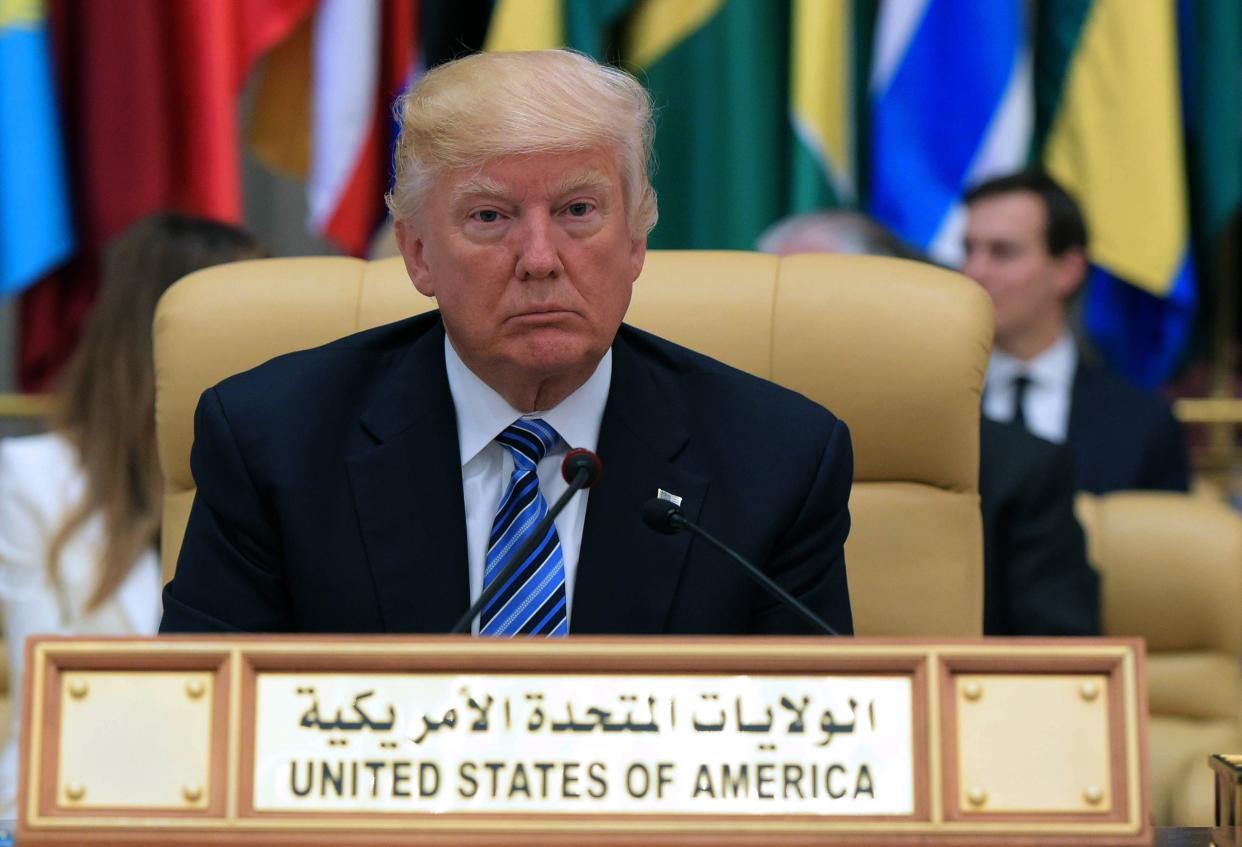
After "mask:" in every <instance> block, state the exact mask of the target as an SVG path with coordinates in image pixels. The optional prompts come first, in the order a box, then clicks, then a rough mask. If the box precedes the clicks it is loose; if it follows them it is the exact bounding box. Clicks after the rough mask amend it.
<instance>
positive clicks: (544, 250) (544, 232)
mask: <svg viewBox="0 0 1242 847" xmlns="http://www.w3.org/2000/svg"><path fill="white" fill-rule="evenodd" d="M517 236H518V250H517V254H518V258H517V268H516V269H515V270H516V273H517V278H518V279H548V278H553V279H554V278H556V277H557V276H559V275H560V274H561V272H562V271H563V270H564V268H563V266H562V265H561V257H560V251H559V250H558V249H557V243H556V230H555V225H554V223H553V221H552V219H551V217H550V216H548V215H546V214H544V215H531V216H529V217H527V218H526V219H525V220H524V221H523V225H522V226H521V227H519V228H518V232H517Z"/></svg>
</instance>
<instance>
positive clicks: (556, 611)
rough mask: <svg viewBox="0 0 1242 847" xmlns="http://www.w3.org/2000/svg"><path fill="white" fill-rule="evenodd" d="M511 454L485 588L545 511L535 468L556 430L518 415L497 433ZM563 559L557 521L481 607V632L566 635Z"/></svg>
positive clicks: (490, 544) (486, 566)
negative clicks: (507, 481) (557, 532)
mask: <svg viewBox="0 0 1242 847" xmlns="http://www.w3.org/2000/svg"><path fill="white" fill-rule="evenodd" d="M496 441H497V442H498V443H499V444H500V445H501V446H503V447H504V448H505V449H506V450H508V451H509V455H511V456H512V457H513V475H512V476H511V477H510V478H509V486H508V488H507V489H506V490H505V495H504V497H502V498H501V499H500V506H499V507H498V508H497V509H496V519H495V520H494V521H493V523H492V532H491V537H490V538H489V539H488V546H487V557H486V560H485V562H484V570H483V587H484V588H486V587H487V586H488V585H489V584H490V583H491V581H492V579H493V578H494V577H495V576H496V574H498V573H500V572H501V570H503V569H504V567H505V565H506V564H508V562H509V559H510V558H512V557H513V556H514V555H516V554H517V552H518V551H520V550H521V549H522V548H523V546H524V545H525V544H526V541H527V539H528V538H529V537H530V536H531V535H532V534H533V533H534V531H535V529H536V528H537V527H538V525H539V523H540V522H541V521H542V520H543V518H544V516H545V515H547V514H548V501H547V500H546V499H544V496H543V494H542V493H541V492H540V491H539V476H538V474H537V473H536V472H535V470H536V468H537V467H538V466H539V460H540V459H542V458H543V457H544V455H545V454H546V453H547V452H548V450H550V449H551V448H552V446H553V445H554V444H556V443H557V442H558V441H560V436H559V435H558V434H557V432H556V430H555V429H553V428H552V427H551V426H549V425H548V424H547V423H546V422H544V421H543V420H541V419H539V418H520V419H518V420H517V421H514V422H513V423H512V424H510V425H509V426H508V427H506V428H505V431H504V432H502V433H501V434H500V435H498V436H496ZM565 600H566V596H565V561H564V555H563V554H562V552H561V540H560V537H559V536H558V535H557V534H556V525H555V524H550V525H549V526H548V531H547V532H546V533H545V534H544V536H543V538H541V539H540V540H539V543H538V545H536V547H535V550H534V552H533V553H531V554H530V557H529V558H528V559H527V561H526V563H525V564H524V565H523V566H522V567H520V568H519V569H518V570H517V572H516V573H515V574H514V575H513V576H512V577H511V578H510V579H509V582H508V584H507V585H505V586H504V588H502V589H501V591H500V593H499V594H497V595H496V596H495V597H494V598H492V601H491V603H489V604H488V605H487V606H485V607H484V609H483V613H482V616H481V618H480V622H479V633H480V634H481V635H499V636H511V635H542V636H551V635H567V634H568V632H569V619H568V616H567V614H566V608H565Z"/></svg>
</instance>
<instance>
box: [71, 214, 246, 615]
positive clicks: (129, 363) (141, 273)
mask: <svg viewBox="0 0 1242 847" xmlns="http://www.w3.org/2000/svg"><path fill="white" fill-rule="evenodd" d="M263 255H265V254H264V252H263V251H262V249H261V248H260V247H259V246H258V245H257V244H256V243H255V241H254V239H253V238H252V237H251V236H250V235H249V234H248V233H246V232H244V231H243V230H240V229H238V228H237V227H235V226H230V225H229V224H225V223H219V222H217V221H210V220H203V219H201V218H194V217H189V216H187V215H180V214H174V213H161V214H155V215H150V216H148V217H146V218H143V219H142V220H140V221H138V223H136V224H134V225H133V226H132V227H130V228H129V229H128V230H126V231H125V233H124V234H122V235H121V236H120V237H119V238H117V240H116V241H115V243H114V244H113V245H112V246H111V248H110V250H109V253H108V256H107V259H106V262H105V265H104V273H103V282H102V283H101V285H100V289H99V297H98V298H97V299H96V301H95V305H94V307H93V308H92V311H91V317H90V320H89V321H88V322H87V325H86V330H85V332H84V333H83V335H82V340H81V341H79V342H78V346H77V348H76V349H75V351H74V353H73V356H72V357H71V358H70V359H69V362H68V363H67V364H66V365H65V370H64V372H63V374H62V375H61V379H60V384H59V387H58V390H57V392H56V397H55V404H54V411H53V414H52V418H51V421H50V423H51V425H52V428H53V429H55V430H56V431H58V432H60V433H61V434H62V435H64V436H65V438H67V439H68V440H69V442H70V443H71V444H72V445H73V446H74V448H76V451H77V454H78V461H79V462H80V464H81V468H82V473H83V475H84V476H85V477H86V490H85V493H84V495H83V497H82V500H81V502H79V503H78V504H77V505H76V508H74V509H73V511H71V512H70V513H69V515H68V516H67V517H66V519H65V521H64V523H62V524H61V525H60V526H59V527H58V528H57V529H56V531H55V534H54V535H53V536H52V539H51V543H50V545H49V548H48V563H47V564H48V569H49V571H50V572H51V574H52V578H53V581H55V579H57V577H58V572H59V566H60V556H61V553H62V552H63V550H64V547H65V542H66V541H67V540H68V539H69V537H70V536H71V535H73V533H74V532H75V531H77V530H78V529H79V528H80V527H81V526H82V524H83V523H85V522H86V520H87V519H88V518H90V517H91V516H92V515H95V514H98V515H100V516H101V517H102V518H103V524H104V535H105V542H104V549H103V551H102V556H101V562H100V569H99V582H98V583H97V584H96V586H95V590H94V591H93V592H92V594H91V597H90V600H89V601H88V602H87V606H86V608H87V610H88V611H89V610H93V609H96V608H98V607H99V605H100V604H101V603H102V602H104V601H105V600H107V599H108V598H109V597H111V596H112V595H113V594H114V593H115V592H116V590H117V589H118V588H119V587H120V586H121V583H122V582H124V581H125V577H126V576H128V575H129V572H130V569H132V568H133V566H134V564H135V563H136V562H137V561H138V559H139V557H140V555H141V554H142V552H143V551H144V550H146V549H147V548H148V547H150V546H151V545H152V544H154V543H155V542H156V541H157V539H158V537H159V529H160V514H161V510H160V505H161V502H162V500H163V478H162V476H161V474H160V466H159V459H158V457H157V455H156V449H155V365H154V363H153V361H152V358H151V346H152V339H151V323H152V320H153V319H154V317H155V304H156V303H157V302H158V301H159V299H160V295H161V294H163V293H164V291H165V289H167V288H168V287H169V286H170V285H172V284H173V283H174V282H176V281H177V280H178V279H180V278H181V277H183V276H185V275H186V274H188V273H190V272H192V271H196V270H198V269H200V268H206V267H209V266H211V265H219V264H223V263H225V262H232V261H236V260H238V259H250V258H258V257H260V256H263Z"/></svg>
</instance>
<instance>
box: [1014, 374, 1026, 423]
mask: <svg viewBox="0 0 1242 847" xmlns="http://www.w3.org/2000/svg"><path fill="white" fill-rule="evenodd" d="M1030 387H1031V378H1030V377H1029V376H1027V375H1026V374H1018V375H1017V376H1015V377H1014V378H1013V415H1012V417H1010V420H1011V421H1013V422H1014V423H1016V424H1017V425H1018V426H1020V427H1022V428H1023V429H1026V428H1027V426H1026V390H1027V389H1028V388H1030Z"/></svg>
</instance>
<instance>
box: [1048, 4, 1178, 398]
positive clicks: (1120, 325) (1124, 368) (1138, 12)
mask: <svg viewBox="0 0 1242 847" xmlns="http://www.w3.org/2000/svg"><path fill="white" fill-rule="evenodd" d="M1063 3H1064V4H1065V5H1066V6H1067V8H1064V9H1062V8H1058V7H1059V6H1060V5H1062V4H1063ZM1040 13H1041V14H1044V15H1052V16H1054V17H1056V18H1057V19H1058V20H1059V22H1060V23H1061V26H1060V27H1059V28H1056V29H1050V30H1049V32H1050V33H1051V34H1052V35H1054V36H1055V37H1057V38H1060V39H1062V42H1061V43H1060V44H1059V45H1057V46H1056V50H1055V52H1056V54H1057V55H1059V56H1062V57H1064V62H1065V63H1066V64H1065V66H1064V67H1063V68H1057V69H1056V73H1057V76H1058V77H1059V78H1060V79H1061V80H1062V81H1061V84H1060V86H1059V90H1057V89H1056V88H1053V89H1051V90H1050V93H1051V95H1052V96H1053V97H1054V98H1055V102H1053V103H1051V104H1050V105H1049V106H1048V107H1047V113H1048V114H1049V115H1050V116H1051V122H1050V125H1049V128H1048V133H1047V140H1046V141H1045V143H1044V148H1043V150H1042V156H1041V157H1042V160H1043V163H1044V166H1045V167H1046V168H1047V170H1048V171H1049V173H1051V174H1052V176H1053V177H1054V178H1056V179H1057V180H1058V181H1059V182H1060V183H1061V184H1062V185H1064V186H1065V188H1066V189H1068V190H1069V191H1070V192H1071V193H1072V194H1074V195H1075V197H1076V198H1077V199H1078V201H1079V203H1080V204H1081V205H1082V208H1083V211H1084V213H1085V215H1086V218H1087V223H1088V228H1089V231H1090V249H1089V253H1090V258H1091V272H1090V276H1089V280H1088V285H1087V291H1086V300H1085V302H1084V321H1085V324H1086V327H1087V331H1088V333H1089V335H1090V336H1091V340H1092V341H1093V343H1094V344H1095V346H1096V347H1097V349H1098V350H1099V351H1100V353H1101V354H1102V355H1103V356H1104V357H1105V358H1106V359H1107V360H1108V361H1109V362H1110V363H1111V364H1112V365H1113V366H1114V367H1115V368H1117V369H1118V370H1120V371H1121V372H1122V373H1123V374H1125V375H1126V376H1128V377H1130V378H1131V379H1132V380H1133V381H1135V382H1137V383H1139V384H1141V385H1146V386H1151V387H1154V386H1156V385H1158V384H1160V383H1161V382H1162V381H1163V380H1164V379H1165V378H1166V377H1167V376H1168V375H1169V374H1170V373H1171V371H1172V369H1173V367H1174V366H1175V365H1176V364H1177V362H1178V359H1179V357H1180V355H1181V353H1182V351H1183V350H1184V348H1185V346H1186V342H1187V340H1188V338H1189V333H1190V329H1191V327H1192V326H1193V322H1194V309H1195V302H1196V292H1195V273H1194V262H1193V256H1192V252H1191V241H1190V221H1189V210H1188V205H1187V184H1186V170H1185V154H1184V150H1183V142H1182V110H1181V95H1180V82H1179V73H1178V42H1177V18H1176V14H1175V8H1174V4H1173V3H1172V2H1165V3H1127V2H1125V0H1095V2H1092V3H1089V4H1084V3H1082V2H1081V0H1049V2H1046V3H1044V4H1042V6H1041V9H1040Z"/></svg>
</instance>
